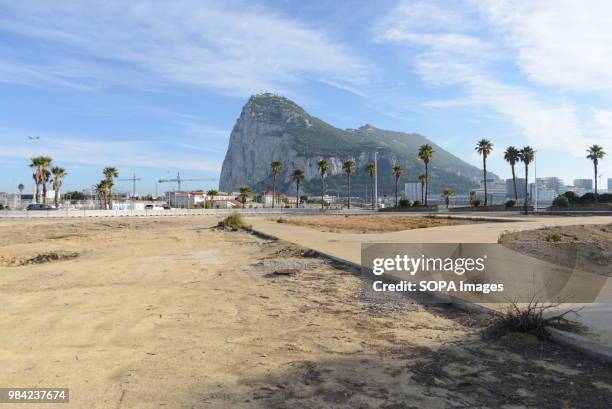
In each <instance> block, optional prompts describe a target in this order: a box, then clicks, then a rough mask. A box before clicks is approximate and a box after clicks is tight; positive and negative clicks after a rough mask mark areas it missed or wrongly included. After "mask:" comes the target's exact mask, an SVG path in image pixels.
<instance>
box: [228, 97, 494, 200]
mask: <svg viewBox="0 0 612 409" xmlns="http://www.w3.org/2000/svg"><path fill="white" fill-rule="evenodd" d="M424 143H429V144H431V145H433V146H434V149H435V150H436V154H435V156H434V159H433V161H432V164H431V166H430V178H431V179H430V191H431V192H437V191H441V190H442V189H443V188H445V187H451V188H454V189H455V190H456V191H457V192H458V193H459V192H467V190H468V189H470V188H472V187H474V186H476V185H477V181H478V180H480V179H482V171H481V170H480V169H478V168H476V167H474V166H472V165H469V164H467V163H465V162H463V161H462V160H460V159H459V158H457V157H455V156H453V155H451V154H450V153H449V152H447V151H445V150H444V149H442V148H441V147H439V146H437V145H435V144H434V143H433V142H431V141H429V140H428V139H426V138H425V137H423V136H421V135H419V134H406V133H402V132H393V131H385V130H382V129H378V128H375V127H373V126H370V125H365V126H362V127H361V128H358V129H346V130H342V129H338V128H335V127H333V126H331V125H329V124H327V123H325V122H323V121H321V120H320V119H318V118H315V117H312V116H310V115H309V114H308V113H307V112H306V111H304V110H303V109H302V108H301V107H299V106H298V105H297V104H295V103H294V102H292V101H290V100H288V99H287V98H284V97H281V96H277V95H273V94H259V95H255V96H252V97H251V98H250V99H249V101H248V102H247V104H246V105H245V106H244V107H243V109H242V112H241V114H240V117H239V118H238V120H237V121H236V125H235V126H234V129H233V130H232V133H231V135H230V141H229V146H228V149H227V153H226V155H225V160H224V161H223V167H222V170H221V179H220V186H219V189H220V190H221V191H226V192H227V191H237V190H238V189H239V187H240V186H250V187H252V188H253V190H255V191H261V190H267V189H270V188H271V171H270V163H271V162H272V161H274V160H280V161H282V163H283V172H282V173H281V174H280V175H279V177H278V179H277V186H278V190H279V191H287V192H292V191H293V189H292V187H291V180H290V176H291V172H292V171H293V170H294V169H301V170H303V171H304V174H305V184H304V187H305V192H306V193H311V194H317V193H318V192H319V190H318V189H319V180H320V179H319V172H318V170H317V162H318V161H319V160H320V159H326V160H327V161H328V163H329V178H328V186H329V193H331V194H342V190H343V189H344V185H345V176H344V174H343V173H342V163H343V162H344V161H346V160H348V159H353V160H355V161H356V163H357V172H356V173H355V174H354V176H353V177H352V180H353V186H354V192H355V194H356V195H358V194H363V192H362V191H361V189H365V186H367V185H368V184H369V176H368V175H367V173H366V172H365V171H364V170H363V168H364V166H365V165H366V164H367V163H368V162H370V161H372V160H373V156H374V152H375V151H378V169H379V171H378V172H379V173H378V174H379V188H380V189H381V192H382V193H387V192H388V193H390V192H392V191H393V189H394V188H393V178H392V176H391V168H392V166H393V165H395V164H400V165H401V166H402V167H404V169H405V173H404V176H403V177H402V182H408V181H416V180H417V178H418V175H419V174H420V173H423V164H422V163H421V162H420V161H419V160H418V159H417V149H418V146H420V145H422V144H424Z"/></svg>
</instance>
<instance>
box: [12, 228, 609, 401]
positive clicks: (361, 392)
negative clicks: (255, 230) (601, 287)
mask: <svg viewBox="0 0 612 409" xmlns="http://www.w3.org/2000/svg"><path fill="white" fill-rule="evenodd" d="M215 223H216V219H214V218H203V217H200V218H172V219H169V218H166V219H160V220H155V219H113V220H95V221H91V220H75V221H61V220H58V221H26V222H24V221H14V222H12V221H0V232H1V234H0V256H2V260H3V264H0V305H2V318H1V322H0V324H1V328H2V344H1V346H0V368H1V370H0V385H1V386H5V387H8V386H13V387H69V388H70V394H71V402H70V403H69V404H67V405H61V406H57V407H63V408H67V407H73V408H135V409H136V408H137V409H147V408H160V407H162V408H330V409H331V408H364V409H365V408H386V409H401V408H451V407H475V406H477V407H496V408H497V407H505V408H507V409H510V408H522V407H534V408H560V407H566V408H604V407H609V406H608V404H609V402H610V401H612V382H610V379H612V369H611V368H610V367H609V366H604V365H602V364H600V363H598V362H593V361H591V360H588V359H585V358H584V357H583V356H581V355H579V354H577V353H574V352H573V351H571V350H567V349H563V348H560V347H558V346H556V345H553V344H551V343H548V342H541V341H539V340H537V339H535V338H533V337H531V336H520V335H512V334H511V335H508V336H506V337H504V338H502V339H499V340H486V339H483V338H482V337H481V336H480V334H479V331H480V328H481V323H482V317H474V316H471V315H468V314H465V313H461V312H457V311H454V310H450V309H446V308H445V307H442V306H432V305H419V304H414V303H412V302H411V301H410V300H409V299H407V298H405V297H400V296H398V297H396V298H378V297H374V296H373V295H372V294H370V293H369V292H368V291H366V288H367V284H365V283H364V281H363V280H361V279H360V277H359V276H358V274H357V273H354V272H352V271H350V270H347V269H346V268H343V267H342V266H337V265H332V264H330V263H329V262H326V261H325V260H321V259H318V258H309V257H304V256H305V255H308V254H304V253H303V252H302V251H299V250H298V249H296V248H295V247H292V246H290V245H288V244H286V243H284V242H278V241H269V240H265V239H262V238H258V237H255V236H253V235H250V234H247V233H243V232H239V233H228V232H222V231H216V230H211V229H210V227H211V226H212V225H214V224H215ZM10 406H11V405H3V407H10ZM14 406H15V407H18V408H22V407H24V406H17V405H14ZM36 406H37V405H31V406H28V407H36ZM39 406H42V407H47V408H48V407H55V406H54V405H39Z"/></svg>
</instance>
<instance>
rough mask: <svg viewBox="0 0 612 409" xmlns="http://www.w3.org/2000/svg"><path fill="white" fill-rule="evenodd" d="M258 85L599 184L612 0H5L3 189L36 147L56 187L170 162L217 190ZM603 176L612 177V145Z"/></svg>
mask: <svg viewBox="0 0 612 409" xmlns="http://www.w3.org/2000/svg"><path fill="white" fill-rule="evenodd" d="M259 92H273V93H277V94H281V95H284V96H286V97H288V98H290V99H292V100H294V101H295V102H296V103H298V104H299V105H301V106H302V107H303V108H304V109H306V110H307V111H308V112H309V113H310V114H312V115H314V116H317V117H319V118H321V119H323V120H324V121H327V122H329V123H331V124H332V125H335V126H337V127H340V128H356V127H359V126H362V125H363V124H366V123H368V124H372V125H374V126H376V127H379V128H383V129H392V130H398V131H405V132H417V133H421V134H423V135H425V136H426V137H428V138H430V139H431V140H433V141H434V142H435V143H437V144H439V145H441V146H442V147H444V148H445V149H447V150H449V151H450V152H452V153H453V154H455V155H457V156H459V157H461V158H462V159H464V160H466V161H467V162H469V163H472V164H474V165H476V166H482V162H481V159H480V157H479V156H478V155H477V153H476V152H475V151H474V145H475V143H476V141H477V140H479V139H481V138H487V139H490V140H491V141H492V142H493V145H494V151H493V153H492V155H491V157H490V158H489V161H488V168H489V169H490V170H491V171H493V172H495V173H496V174H498V175H499V176H501V177H503V178H506V177H509V176H510V168H509V166H508V165H507V164H506V163H505V162H504V161H503V150H504V149H505V148H506V147H507V146H508V145H516V146H518V147H522V146H524V145H531V146H532V147H534V149H536V150H537V152H538V153H537V174H538V176H559V177H562V178H564V179H565V182H566V184H571V183H572V181H573V179H574V178H589V177H591V178H592V174H593V171H592V165H591V164H590V163H589V162H588V161H587V160H586V159H585V155H586V153H585V149H586V147H587V146H589V145H591V144H593V143H597V144H600V145H602V146H603V147H604V149H605V150H606V151H607V152H612V4H611V3H610V1H609V0H583V1H580V2H577V1H572V0H554V1H545V0H541V1H538V0H534V1H505V0H497V1H492V0H491V1H487V0H483V1H472V0H464V1H462V0H455V1H451V0H449V1H390V0H383V1H380V0H378V1H374V0H373V1H353V0H336V1H333V2H330V1H308V2H305V1H301V0H300V1H293V0H285V1H282V0H277V1H272V0H270V1H265V0H263V1H254V0H251V1H233V0H224V1H204V0H175V1H139V0H133V1H130V2H126V1H123V0H105V1H104V2H102V1H100V2H91V1H77V0H74V1H73V0H65V1H62V2H50V1H45V0H41V1H30V0H20V1H18V2H16V1H10V0H0V95H1V96H2V98H0V191H8V192H15V191H16V187H17V185H18V184H19V183H24V184H25V185H26V191H29V190H31V189H32V183H31V181H32V178H31V171H30V169H29V168H28V163H29V158H31V157H33V156H35V155H40V154H46V155H49V156H51V157H52V158H53V160H54V163H56V164H57V165H60V166H62V167H64V168H66V169H67V171H68V176H67V177H66V179H65V182H64V190H73V189H76V190H81V189H83V188H87V187H90V186H91V185H93V184H94V183H96V182H97V181H98V180H100V179H101V177H102V175H101V171H102V168H104V167H106V166H115V167H117V168H118V169H119V171H120V178H125V179H127V178H129V177H131V176H132V174H134V173H135V174H137V175H138V176H139V177H140V178H141V179H142V180H141V181H140V182H139V184H138V186H137V190H138V192H139V193H141V194H143V193H154V192H155V189H156V183H155V181H156V180H158V179H164V178H168V177H174V176H176V174H177V173H178V172H180V173H181V176H182V177H183V178H191V179H209V180H211V179H213V181H206V182H191V183H189V184H186V185H185V187H188V188H205V189H208V188H212V187H216V186H217V182H216V181H214V179H218V177H219V174H220V170H221V164H222V162H223V157H224V155H225V151H226V149H227V144H228V141H229V135H230V132H231V129H232V127H233V125H234V122H235V121H236V119H237V117H238V116H239V114H240V110H241V108H242V106H243V105H244V104H245V102H246V101H247V99H248V97H249V96H250V95H252V94H255V93H259ZM530 173H531V174H533V172H532V171H531V172H530ZM600 173H601V174H602V175H603V179H602V182H604V183H602V184H603V185H604V187H605V185H606V182H605V181H606V179H607V178H608V177H612V157H611V156H607V157H606V158H604V160H603V161H602V162H601V164H600ZM117 184H118V187H119V188H120V189H125V190H126V191H127V190H130V189H131V182H128V181H120V182H117ZM172 187H174V186H173V185H169V184H164V185H160V186H159V190H160V192H161V191H163V190H166V189H171V188H172Z"/></svg>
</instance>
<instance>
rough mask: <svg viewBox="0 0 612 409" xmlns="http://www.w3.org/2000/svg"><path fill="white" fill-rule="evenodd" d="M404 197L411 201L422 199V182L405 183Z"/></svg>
mask: <svg viewBox="0 0 612 409" xmlns="http://www.w3.org/2000/svg"><path fill="white" fill-rule="evenodd" d="M404 197H405V198H406V199H408V200H410V201H411V202H416V201H419V202H420V201H421V183H420V182H408V183H404Z"/></svg>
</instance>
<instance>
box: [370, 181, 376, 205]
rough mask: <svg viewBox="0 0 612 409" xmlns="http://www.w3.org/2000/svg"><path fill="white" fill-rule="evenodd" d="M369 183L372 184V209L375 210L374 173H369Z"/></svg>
mask: <svg viewBox="0 0 612 409" xmlns="http://www.w3.org/2000/svg"><path fill="white" fill-rule="evenodd" d="M370 184H371V185H372V210H376V203H374V175H373V174H372V175H370Z"/></svg>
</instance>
